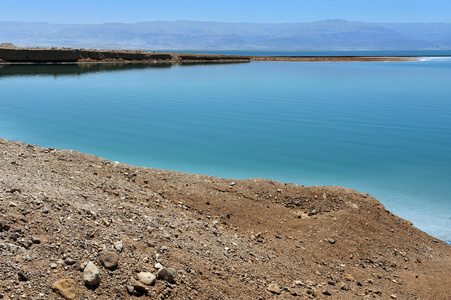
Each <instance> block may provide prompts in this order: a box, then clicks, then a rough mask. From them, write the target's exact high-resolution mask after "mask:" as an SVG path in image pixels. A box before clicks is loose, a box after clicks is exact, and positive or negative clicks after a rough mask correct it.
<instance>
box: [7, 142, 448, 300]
mask: <svg viewBox="0 0 451 300" xmlns="http://www.w3.org/2000/svg"><path fill="white" fill-rule="evenodd" d="M0 211H1V214H0V237H1V239H0V251H1V257H2V259H1V260H0V269H1V272H0V298H6V299H16V298H22V299H60V298H59V297H63V298H65V299H94V298H95V299H135V298H136V299H138V298H137V297H138V296H141V295H147V296H148V297H150V298H156V299H166V298H167V299H273V298H279V297H280V298H283V299H306V298H316V299H362V298H364V299H366V298H368V299H447V297H449V294H448V293H449V291H450V290H451V282H450V280H449V270H450V269H451V246H449V245H446V244H445V243H443V242H442V241H439V240H436V239H434V238H433V237H431V236H429V235H427V234H426V233H424V232H422V231H420V230H418V229H416V228H415V227H414V226H413V225H412V224H411V223H410V222H409V221H406V220H403V219H401V218H398V217H397V216H395V215H393V214H392V213H390V212H389V211H387V210H386V209H385V208H384V207H383V205H381V204H380V203H379V202H378V201H377V200H376V199H374V198H373V197H371V196H370V195H367V194H362V193H359V192H356V191H354V190H350V189H345V188H341V187H320V186H316V187H315V186H314V187H304V186H299V185H295V184H284V183H280V182H276V181H271V180H266V179H248V180H230V179H223V178H216V177H210V176H204V175H195V174H185V173H178V172H171V171H162V170H155V169H149V168H140V167H133V166H129V165H125V164H121V163H115V162H111V161H108V160H105V159H102V158H98V157H95V156H92V155H87V154H83V153H79V152H75V151H71V150H58V149H53V148H41V147H38V146H32V145H27V144H24V143H20V142H10V141H6V140H3V139H0ZM110 262H112V264H110ZM144 298H145V297H144Z"/></svg>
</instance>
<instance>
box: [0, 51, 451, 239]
mask: <svg viewBox="0 0 451 300" xmlns="http://www.w3.org/2000/svg"><path fill="white" fill-rule="evenodd" d="M450 78H451V61H450V60H446V59H445V60H428V61H419V62H324V63H323V62H322V63H308V62H304V63H299V62H252V63H242V64H219V65H211V64H210V65H188V66H187V65H185V66H174V65H166V64H147V65H146V64H128V65H127V64H126V65H122V66H121V65H105V64H103V65H84V66H76V65H50V66H43V65H38V66H27V65H15V66H14V65H9V66H2V67H0V136H1V137H3V138H6V139H10V140H20V141H24V142H27V143H31V144H38V145H41V146H46V147H56V148H62V149H67V148H70V149H75V150H78V151H82V152H87V153H91V154H95V155H98V156H102V157H105V158H108V159H111V160H117V161H121V162H123V163H129V164H133V165H140V166H147V167H154V168H159V169H169V170H177V171H184V172H191V173H204V174H209V175H215V176H221V177H230V178H250V177H265V178H270V179H274V180H279V181H282V182H294V183H297V184H302V185H339V186H345V187H350V188H354V189H356V190H359V191H361V192H365V193H369V194H372V195H374V196H375V197H376V198H378V199H379V200H380V201H381V202H382V203H383V204H384V205H385V206H386V207H387V208H388V209H389V210H391V211H393V212H394V213H396V214H398V215H399V216H401V217H403V218H406V219H408V220H410V221H412V222H413V223H414V225H415V226H416V227H418V228H420V229H422V230H424V231H426V232H428V233H429V234H431V235H433V236H435V237H437V238H440V239H443V240H448V241H449V240H451V199H450V196H449V195H451V185H450V184H449V183H450V182H451V171H450V170H451V140H450V137H451V88H450V87H449V79H450Z"/></svg>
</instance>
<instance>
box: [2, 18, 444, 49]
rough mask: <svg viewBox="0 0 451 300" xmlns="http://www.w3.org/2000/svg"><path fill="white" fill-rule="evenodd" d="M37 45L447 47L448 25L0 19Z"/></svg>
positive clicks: (23, 41) (15, 37)
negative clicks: (68, 21) (19, 20)
mask: <svg viewBox="0 0 451 300" xmlns="http://www.w3.org/2000/svg"><path fill="white" fill-rule="evenodd" d="M2 42H11V43H13V44H16V45H18V46H40V47H53V46H58V47H90V48H92V47H94V48H96V47H99V48H127V49H130V48H131V49H154V50H158V49H180V50H187V49H205V50H217V49H227V50H240V49H244V50H247V49H252V50H268V49H269V50H287V49H291V50H343V49H346V50H349V49H375V50H397V49H451V24H447V23H436V24H433V23H414V24H403V23H400V24H389V23H387V24H384V23H363V22H351V21H345V20H325V21H318V22H302V23H281V24H260V23H221V22H195V21H175V22H162V21H154V22H141V23H134V24H122V23H109V24H73V25H69V24H48V23H26V22H0V43H2Z"/></svg>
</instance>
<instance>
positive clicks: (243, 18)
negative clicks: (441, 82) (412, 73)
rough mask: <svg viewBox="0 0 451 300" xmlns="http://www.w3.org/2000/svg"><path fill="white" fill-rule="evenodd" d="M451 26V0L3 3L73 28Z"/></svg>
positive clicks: (17, 14)
mask: <svg viewBox="0 0 451 300" xmlns="http://www.w3.org/2000/svg"><path fill="white" fill-rule="evenodd" d="M335 18H338V19H345V20H349V21H362V22H402V23H405V22H446V23H451V1H450V0H429V1H425V0H158V1H154V0H127V1H125V0H122V1H119V0H108V1H106V0H0V21H26V22H35V21H39V22H48V23H66V24H67V23H70V24H76V23H77V24H87V23H88V24H98V23H108V22H121V23H134V22H142V21H176V20H193V21H220V22H259V23H265V22H266V23H284V22H289V23H293V22H310V21H319V20H325V19H335Z"/></svg>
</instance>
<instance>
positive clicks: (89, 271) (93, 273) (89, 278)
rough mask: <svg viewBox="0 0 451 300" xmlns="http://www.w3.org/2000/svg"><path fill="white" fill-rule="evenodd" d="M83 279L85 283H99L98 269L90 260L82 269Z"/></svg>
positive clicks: (92, 284)
mask: <svg viewBox="0 0 451 300" xmlns="http://www.w3.org/2000/svg"><path fill="white" fill-rule="evenodd" d="M83 281H84V282H85V284H86V285H89V286H94V285H98V284H99V283H100V272H99V269H98V268H97V267H96V266H95V265H94V263H93V262H92V261H90V262H89V263H88V264H87V265H86V267H85V269H84V270H83Z"/></svg>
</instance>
